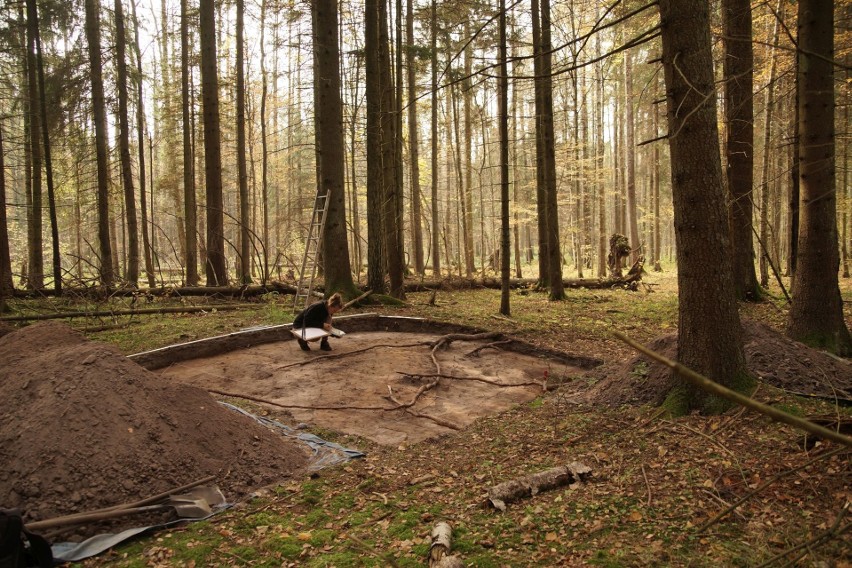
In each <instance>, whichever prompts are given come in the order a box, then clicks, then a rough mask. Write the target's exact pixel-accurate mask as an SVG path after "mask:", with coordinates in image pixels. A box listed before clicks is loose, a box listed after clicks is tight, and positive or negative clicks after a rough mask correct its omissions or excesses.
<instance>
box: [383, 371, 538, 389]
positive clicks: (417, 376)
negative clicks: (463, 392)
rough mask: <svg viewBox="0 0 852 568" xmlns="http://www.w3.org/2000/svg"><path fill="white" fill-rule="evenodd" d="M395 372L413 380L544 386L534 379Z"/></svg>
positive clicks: (507, 386)
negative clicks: (509, 380)
mask: <svg viewBox="0 0 852 568" xmlns="http://www.w3.org/2000/svg"><path fill="white" fill-rule="evenodd" d="M397 374H400V375H402V376H403V378H406V379H411V380H415V381H416V380H419V379H432V378H439V379H449V380H451V381H476V382H479V383H485V384H488V385H494V386H497V387H503V388H511V387H538V388H540V389H544V388H545V387H544V385H543V384H542V383H538V382H535V381H532V382H527V383H509V384H506V383H498V382H497V381H492V380H491V379H486V378H483V377H457V376H455V375H444V374H440V375H438V374H429V375H421V374H417V373H405V372H403V371H397Z"/></svg>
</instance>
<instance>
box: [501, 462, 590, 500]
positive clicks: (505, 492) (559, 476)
mask: <svg viewBox="0 0 852 568" xmlns="http://www.w3.org/2000/svg"><path fill="white" fill-rule="evenodd" d="M591 472H592V468H590V467H589V466H587V465H584V464H582V463H580V462H571V463H569V464H567V465H563V466H558V467H554V468H551V469H547V470H545V471H540V472H538V473H533V474H530V475H525V476H524V477H520V478H518V479H512V480H510V481H504V482H503V483H500V484H498V485H495V486H494V487H491V488H490V489H489V490H488V503H489V504H491V505H492V506H493V507H495V508H497V509H500V510H501V511H505V510H506V503H511V502H512V501H518V500H519V499H523V498H525V497H534V496H536V495H538V494H539V493H541V492H542V491H548V490H550V489H555V488H557V487H561V486H563V485H568V484H570V483H577V482H580V481H582V480H583V479H585V478H586V477H587V476H588V474H590V473H591Z"/></svg>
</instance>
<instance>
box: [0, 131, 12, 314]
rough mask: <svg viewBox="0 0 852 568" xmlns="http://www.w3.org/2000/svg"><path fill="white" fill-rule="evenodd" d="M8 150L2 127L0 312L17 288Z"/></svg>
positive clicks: (0, 142) (0, 158)
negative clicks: (11, 241) (9, 218)
mask: <svg viewBox="0 0 852 568" xmlns="http://www.w3.org/2000/svg"><path fill="white" fill-rule="evenodd" d="M5 157H6V152H5V149H4V147H3V129H2V127H0V312H3V311H4V306H3V302H2V298H4V297H7V296H10V295H11V294H12V292H13V291H14V289H15V285H14V283H13V282H12V259H11V256H10V254H9V225H8V224H7V220H6V163H5Z"/></svg>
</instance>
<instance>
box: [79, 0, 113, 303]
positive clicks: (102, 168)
mask: <svg viewBox="0 0 852 568" xmlns="http://www.w3.org/2000/svg"><path fill="white" fill-rule="evenodd" d="M85 4H86V41H87V43H88V48H89V77H90V79H91V85H92V111H93V113H94V117H95V118H94V122H95V154H96V156H97V168H98V193H97V195H98V244H99V253H100V259H99V260H100V281H101V285H102V286H104V287H107V288H108V287H110V286H112V285H113V282H114V281H115V272H114V268H113V262H112V244H111V243H110V234H109V225H110V223H109V164H108V163H107V131H106V128H107V127H106V102H105V100H104V82H103V67H102V63H101V27H100V2H99V1H98V0H86V2H85Z"/></svg>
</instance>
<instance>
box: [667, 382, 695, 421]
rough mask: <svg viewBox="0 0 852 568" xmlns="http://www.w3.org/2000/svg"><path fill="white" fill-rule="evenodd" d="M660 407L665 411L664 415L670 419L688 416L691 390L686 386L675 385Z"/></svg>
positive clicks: (681, 384)
mask: <svg viewBox="0 0 852 568" xmlns="http://www.w3.org/2000/svg"><path fill="white" fill-rule="evenodd" d="M660 407H661V408H662V409H663V414H664V415H665V416H666V417H668V418H677V417H678V416H684V415H685V414H687V413H688V412H689V389H688V388H687V386H686V384H684V383H679V384H677V385H675V386H674V387H673V388H672V390H670V391H669V394H668V395H667V396H666V399H665V400H664V401H663V404H662V405H660Z"/></svg>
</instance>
